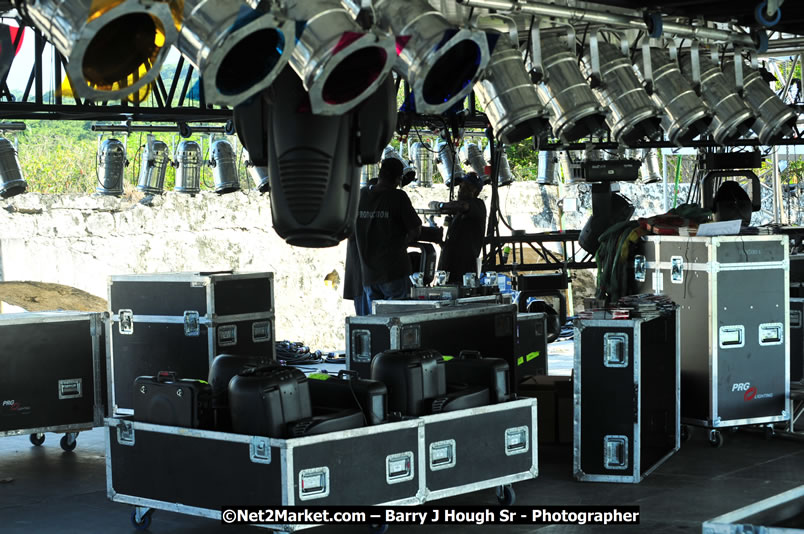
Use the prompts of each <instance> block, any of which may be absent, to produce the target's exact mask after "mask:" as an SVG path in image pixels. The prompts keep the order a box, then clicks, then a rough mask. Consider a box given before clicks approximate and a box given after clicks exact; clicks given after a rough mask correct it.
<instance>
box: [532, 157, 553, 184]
mask: <svg viewBox="0 0 804 534" xmlns="http://www.w3.org/2000/svg"><path fill="white" fill-rule="evenodd" d="M557 161H558V158H556V155H555V154H554V153H553V152H548V151H547V150H542V151H540V152H539V167H538V176H537V177H536V181H537V182H539V184H540V185H556V163H557Z"/></svg>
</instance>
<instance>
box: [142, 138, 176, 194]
mask: <svg viewBox="0 0 804 534" xmlns="http://www.w3.org/2000/svg"><path fill="white" fill-rule="evenodd" d="M169 162H170V155H169V154H168V146H167V145H166V144H165V143H164V142H163V141H159V140H154V139H153V136H152V135H150V134H149V135H148V142H147V143H146V145H145V151H144V152H143V154H142V163H141V164H140V178H139V181H138V182H137V189H139V190H140V191H142V192H143V193H145V194H147V195H161V194H162V193H163V192H164V190H165V171H167V166H168V163H169Z"/></svg>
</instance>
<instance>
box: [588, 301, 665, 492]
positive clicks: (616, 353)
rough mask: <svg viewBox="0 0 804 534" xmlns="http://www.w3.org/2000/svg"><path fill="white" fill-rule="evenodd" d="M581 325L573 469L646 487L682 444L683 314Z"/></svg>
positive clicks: (592, 476)
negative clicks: (680, 329) (680, 317)
mask: <svg viewBox="0 0 804 534" xmlns="http://www.w3.org/2000/svg"><path fill="white" fill-rule="evenodd" d="M596 316H602V317H603V318H593V319H576V320H575V367H574V371H573V372H574V376H573V387H574V392H573V396H574V406H575V410H574V425H573V428H574V435H573V471H574V474H575V478H576V479H578V480H581V481H594V482H634V483H636V482H640V481H641V480H642V479H643V478H644V477H645V476H647V475H648V474H650V473H651V472H652V471H653V470H654V469H656V467H658V466H659V465H660V464H661V463H662V462H664V461H665V460H667V459H668V458H669V457H670V456H671V455H672V454H673V453H675V452H676V451H677V450H678V449H679V446H680V439H679V437H680V436H679V434H680V432H679V430H680V429H679V426H680V421H679V400H680V396H679V386H680V373H679V364H680V354H679V346H680V344H679V338H678V329H677V321H678V311H677V310H675V311H672V312H667V313H665V314H654V315H651V316H646V317H639V318H632V319H610V318H605V317H611V314H610V313H608V312H596Z"/></svg>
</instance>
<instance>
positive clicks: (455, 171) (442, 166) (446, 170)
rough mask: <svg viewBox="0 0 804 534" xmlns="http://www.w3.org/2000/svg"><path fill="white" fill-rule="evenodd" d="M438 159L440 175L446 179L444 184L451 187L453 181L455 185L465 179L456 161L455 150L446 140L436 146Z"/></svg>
mask: <svg viewBox="0 0 804 534" xmlns="http://www.w3.org/2000/svg"><path fill="white" fill-rule="evenodd" d="M436 151H437V152H438V158H437V159H436V165H437V166H438V173H439V174H440V175H441V177H442V178H443V179H444V184H445V185H446V186H447V187H449V186H450V185H452V183H453V180H454V182H455V183H457V182H459V181H460V178H463V170H462V169H461V166H460V165H458V163H457V162H456V161H455V150H454V149H453V148H452V147H451V146H450V144H449V143H447V142H446V141H444V140H441V141H439V142H438V145H437V146H436Z"/></svg>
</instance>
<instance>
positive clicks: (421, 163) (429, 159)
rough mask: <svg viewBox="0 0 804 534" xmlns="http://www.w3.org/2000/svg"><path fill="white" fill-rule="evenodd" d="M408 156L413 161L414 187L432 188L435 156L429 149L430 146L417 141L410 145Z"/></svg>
mask: <svg viewBox="0 0 804 534" xmlns="http://www.w3.org/2000/svg"><path fill="white" fill-rule="evenodd" d="M409 154H410V158H411V159H412V160H413V166H414V167H415V168H416V176H417V180H416V185H417V186H419V187H432V186H433V164H434V163H435V154H434V153H433V150H432V149H431V148H430V144H429V143H426V142H424V141H417V142H415V143H413V145H411V147H410V150H409Z"/></svg>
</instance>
